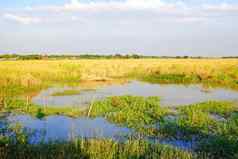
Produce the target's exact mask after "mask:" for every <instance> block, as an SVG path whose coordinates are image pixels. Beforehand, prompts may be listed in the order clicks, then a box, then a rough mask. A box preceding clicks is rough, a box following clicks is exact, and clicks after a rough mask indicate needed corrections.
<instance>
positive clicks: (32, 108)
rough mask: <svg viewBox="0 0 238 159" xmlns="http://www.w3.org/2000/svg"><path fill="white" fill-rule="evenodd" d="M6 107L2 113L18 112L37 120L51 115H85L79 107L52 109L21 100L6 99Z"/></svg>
mask: <svg viewBox="0 0 238 159" xmlns="http://www.w3.org/2000/svg"><path fill="white" fill-rule="evenodd" d="M4 103H5V106H4V108H3V109H2V111H6V112H16V113H28V114H31V115H32V116H35V117H37V118H43V117H44V116H49V115H55V114H57V115H66V116H72V117H78V116H81V115H84V112H83V110H82V109H80V108H79V107H72V106H69V107H52V106H40V105H37V104H33V103H31V102H27V101H26V100H24V99H19V98H6V99H5V101H4Z"/></svg>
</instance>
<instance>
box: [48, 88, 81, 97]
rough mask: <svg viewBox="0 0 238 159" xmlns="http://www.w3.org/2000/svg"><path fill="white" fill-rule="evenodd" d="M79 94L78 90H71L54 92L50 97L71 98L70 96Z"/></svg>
mask: <svg viewBox="0 0 238 159" xmlns="http://www.w3.org/2000/svg"><path fill="white" fill-rule="evenodd" d="M80 93H81V92H80V91H79V90H75V89H72V90H64V91H62V92H55V93H53V94H51V96H72V95H78V94H80Z"/></svg>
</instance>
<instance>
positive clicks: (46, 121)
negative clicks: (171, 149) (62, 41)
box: [0, 114, 195, 150]
mask: <svg viewBox="0 0 238 159" xmlns="http://www.w3.org/2000/svg"><path fill="white" fill-rule="evenodd" d="M0 121H2V122H1V123H0V126H1V127H4V125H6V123H7V124H8V125H9V126H11V127H16V126H17V125H20V126H21V128H22V129H23V130H24V131H25V132H24V133H26V134H30V136H29V137H30V138H29V141H30V143H32V144H35V143H39V142H49V141H70V140H74V139H77V138H87V139H89V138H98V139H112V140H115V141H119V142H123V141H126V140H128V139H129V138H130V137H132V138H137V137H138V136H137V135H138V133H137V132H136V131H134V130H133V129H129V128H126V127H120V126H117V125H115V124H112V123H109V122H108V121H107V120H105V119H104V118H94V119H91V118H86V117H80V118H71V117H66V116H60V115H55V116H48V117H45V118H43V119H38V118H34V117H31V116H29V115H17V114H8V115H6V116H5V117H4V118H3V119H2V120H0ZM139 136H140V138H141V135H139ZM143 139H145V140H147V141H149V142H151V143H161V144H166V145H171V146H175V147H178V148H181V149H185V150H192V149H193V147H194V145H195V142H193V141H184V140H177V139H166V138H163V139H160V138H157V137H156V138H155V137H150V136H144V138H143Z"/></svg>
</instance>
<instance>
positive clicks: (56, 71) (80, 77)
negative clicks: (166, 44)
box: [0, 59, 238, 159]
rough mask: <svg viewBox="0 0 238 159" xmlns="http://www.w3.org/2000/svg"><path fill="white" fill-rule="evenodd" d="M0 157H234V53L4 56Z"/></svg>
mask: <svg viewBox="0 0 238 159" xmlns="http://www.w3.org/2000/svg"><path fill="white" fill-rule="evenodd" d="M0 158H1V159H28V158H29V159H31V158H36V159H81V158H82V159H107V158H109V159H110V158H111V159H124V158H130V159H144V158H145V159H158V158H161V159H236V158H238V59H94V60H87V59H82V60H25V61H23V60H22V61H20V60H19V61H0Z"/></svg>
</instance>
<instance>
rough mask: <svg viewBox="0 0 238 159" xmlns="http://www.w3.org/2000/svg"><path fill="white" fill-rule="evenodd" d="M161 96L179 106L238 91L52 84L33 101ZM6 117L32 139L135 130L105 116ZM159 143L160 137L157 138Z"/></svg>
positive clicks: (121, 135) (59, 103)
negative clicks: (65, 92)
mask: <svg viewBox="0 0 238 159" xmlns="http://www.w3.org/2000/svg"><path fill="white" fill-rule="evenodd" d="M69 89H71V90H72V89H75V90H80V93H78V94H73V95H61V96H53V94H54V93H57V92H63V91H64V90H69ZM121 95H133V96H145V97H147V96H159V97H160V98H161V105H163V106H179V105H186V104H192V103H198V102H203V101H208V100H229V101H233V100H238V91H234V90H229V89H224V88H204V87H203V86H202V85H176V84H166V85H161V84H151V83H145V82H139V81H132V82H129V83H125V84H113V85H108V86H101V87H97V88H96V89H82V88H81V87H52V88H48V89H46V90H43V91H41V92H40V93H39V94H38V95H36V96H35V97H33V98H32V102H33V103H35V104H38V105H39V106H52V107H67V106H75V107H80V108H82V109H84V108H87V107H88V106H89V105H90V103H92V102H93V101H95V100H101V99H104V98H106V97H108V96H121ZM4 120H6V121H7V123H9V124H13V125H14V124H20V125H22V127H23V128H25V129H30V130H33V131H35V132H36V135H35V136H34V137H33V138H32V141H33V142H34V141H39V140H41V139H42V138H41V136H42V134H43V136H44V141H51V140H70V139H74V138H77V137H82V138H110V139H113V140H118V141H121V140H123V139H125V137H126V136H130V135H132V134H133V133H135V131H134V130H132V129H129V128H126V127H120V126H118V125H115V124H113V123H110V122H108V121H107V120H106V119H104V118H94V119H91V118H86V117H79V118H71V117H66V116H60V115H54V116H48V117H45V118H43V119H37V118H34V117H31V116H29V115H17V114H10V115H7V116H6V117H5V118H4ZM154 141H156V142H157V140H154ZM159 142H161V143H164V144H170V145H174V146H177V147H180V148H190V147H192V143H191V142H187V141H179V140H159Z"/></svg>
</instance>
